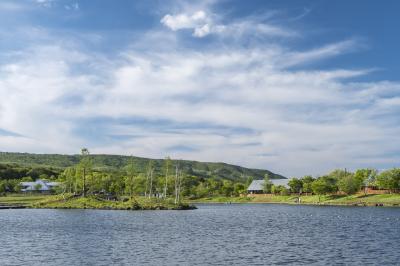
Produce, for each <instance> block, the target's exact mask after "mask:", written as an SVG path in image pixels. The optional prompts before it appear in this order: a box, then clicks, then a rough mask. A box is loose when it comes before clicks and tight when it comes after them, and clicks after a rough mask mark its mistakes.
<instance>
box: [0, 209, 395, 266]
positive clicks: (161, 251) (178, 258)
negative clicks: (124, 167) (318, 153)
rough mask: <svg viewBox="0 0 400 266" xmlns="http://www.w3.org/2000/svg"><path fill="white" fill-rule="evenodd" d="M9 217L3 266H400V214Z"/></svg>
mask: <svg viewBox="0 0 400 266" xmlns="http://www.w3.org/2000/svg"><path fill="white" fill-rule="evenodd" d="M198 207H199V209H198V210H193V211H101V210H32V209H23V210H1V211H0V265H267V264H293V265H301V264H307V265H310V264H315V265H333V264H335V265H336V264H346V265H348V264H351V265H368V264H374V265H399V264H400V253H399V252H398V247H399V243H400V209H399V208H374V207H369V208H360V207H317V206H290V205H273V204H269V205H268V204H252V205H250V204H247V205H235V204H232V205H199V206H198Z"/></svg>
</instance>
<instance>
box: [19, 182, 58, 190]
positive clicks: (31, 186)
mask: <svg viewBox="0 0 400 266" xmlns="http://www.w3.org/2000/svg"><path fill="white" fill-rule="evenodd" d="M20 185H21V186H23V187H24V188H23V189H22V191H33V190H36V188H35V186H36V185H41V187H40V189H39V190H40V191H48V190H50V189H52V188H53V187H55V186H58V185H60V183H59V182H50V181H46V180H41V179H38V180H36V181H35V182H21V183H20Z"/></svg>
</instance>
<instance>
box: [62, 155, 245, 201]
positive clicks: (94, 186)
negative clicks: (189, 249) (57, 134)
mask: <svg viewBox="0 0 400 266" xmlns="http://www.w3.org/2000/svg"><path fill="white" fill-rule="evenodd" d="M58 180H59V181H61V182H62V184H63V185H62V188H61V189H62V191H64V192H69V193H75V194H82V195H83V196H86V195H87V194H97V193H107V194H113V195H116V196H122V195H127V196H131V197H132V196H146V197H162V198H166V197H169V198H175V201H176V202H178V201H179V200H180V198H181V197H182V196H183V197H191V198H197V197H209V196H238V195H239V194H241V193H244V192H245V190H246V188H247V186H246V184H245V183H242V182H234V181H231V180H227V179H221V178H218V177H212V178H202V177H198V176H193V175H188V174H185V173H184V172H183V171H182V170H181V169H180V167H179V162H176V163H175V164H173V162H172V160H170V159H169V158H166V159H165V160H164V166H163V169H162V171H161V172H156V171H155V167H154V165H153V163H152V161H149V162H148V165H147V167H146V169H145V171H144V172H141V171H139V170H138V169H137V168H136V167H135V163H134V161H133V160H132V161H131V162H130V163H129V164H128V165H127V166H126V167H124V168H123V170H122V171H118V172H115V171H113V172H107V171H100V170H96V169H94V168H93V166H92V162H91V159H90V155H89V153H88V151H87V149H83V150H82V156H81V161H80V162H79V163H78V164H77V165H76V166H73V167H67V168H66V169H65V170H64V171H63V172H62V173H61V174H60V175H59V178H58Z"/></svg>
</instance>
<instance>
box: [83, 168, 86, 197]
mask: <svg viewBox="0 0 400 266" xmlns="http://www.w3.org/2000/svg"><path fill="white" fill-rule="evenodd" d="M83 197H86V168H83Z"/></svg>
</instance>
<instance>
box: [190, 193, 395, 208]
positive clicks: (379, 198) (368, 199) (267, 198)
mask: <svg viewBox="0 0 400 266" xmlns="http://www.w3.org/2000/svg"><path fill="white" fill-rule="evenodd" d="M297 198H298V197H297V196H281V195H263V196H261V195H258V196H256V197H250V196H249V197H211V198H201V199H196V200H191V202H197V203H213V202H214V203H224V202H232V203H246V202H247V203H287V204H295V203H296V200H297ZM300 200H301V203H302V204H326V205H355V204H360V205H364V204H366V205H375V204H384V205H386V206H393V205H400V194H381V195H366V196H364V195H350V196H346V195H322V196H321V197H319V196H318V195H312V196H301V197H300Z"/></svg>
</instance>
